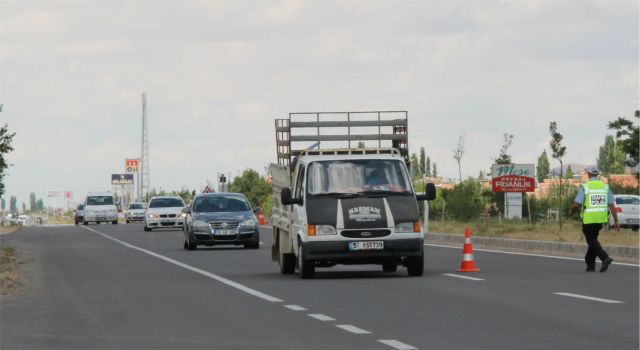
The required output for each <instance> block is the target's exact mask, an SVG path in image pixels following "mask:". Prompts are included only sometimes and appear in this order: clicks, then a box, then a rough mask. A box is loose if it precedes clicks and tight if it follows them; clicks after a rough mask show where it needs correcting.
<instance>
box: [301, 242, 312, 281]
mask: <svg viewBox="0 0 640 350" xmlns="http://www.w3.org/2000/svg"><path fill="white" fill-rule="evenodd" d="M304 255H305V254H304V247H303V246H302V244H300V246H299V247H298V270H300V277H301V278H303V279H308V278H313V275H314V274H315V273H316V263H315V261H313V260H305V259H304Z"/></svg>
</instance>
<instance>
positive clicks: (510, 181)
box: [491, 164, 536, 192]
mask: <svg viewBox="0 0 640 350" xmlns="http://www.w3.org/2000/svg"><path fill="white" fill-rule="evenodd" d="M491 172H492V174H491V175H492V177H491V190H492V191H493V192H533V191H535V188H536V177H535V167H534V165H533V164H493V166H492V167H491Z"/></svg>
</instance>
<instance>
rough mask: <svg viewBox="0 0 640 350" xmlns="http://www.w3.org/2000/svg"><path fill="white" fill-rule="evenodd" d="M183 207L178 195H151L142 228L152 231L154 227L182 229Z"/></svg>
mask: <svg viewBox="0 0 640 350" xmlns="http://www.w3.org/2000/svg"><path fill="white" fill-rule="evenodd" d="M184 207H185V204H184V201H183V200H182V198H181V197H178V196H155V197H151V200H150V201H149V206H148V208H147V211H146V213H145V215H144V230H145V231H152V230H153V229H154V228H180V229H182V226H183V224H184V217H183V213H182V209H184Z"/></svg>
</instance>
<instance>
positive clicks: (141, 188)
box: [137, 92, 150, 202]
mask: <svg viewBox="0 0 640 350" xmlns="http://www.w3.org/2000/svg"><path fill="white" fill-rule="evenodd" d="M140 163H141V164H140V173H139V175H138V176H139V178H138V194H137V195H138V201H140V202H143V201H145V200H146V198H145V197H146V195H147V193H148V192H149V189H150V186H149V185H150V180H149V178H150V176H149V129H148V121H147V93H146V92H143V93H142V146H141V149H140Z"/></svg>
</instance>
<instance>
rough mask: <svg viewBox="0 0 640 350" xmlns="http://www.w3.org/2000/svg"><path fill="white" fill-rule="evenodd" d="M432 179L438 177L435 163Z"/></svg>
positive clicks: (434, 163)
mask: <svg viewBox="0 0 640 350" xmlns="http://www.w3.org/2000/svg"><path fill="white" fill-rule="evenodd" d="M432 174H433V177H438V168H437V164H436V162H433V172H432Z"/></svg>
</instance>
